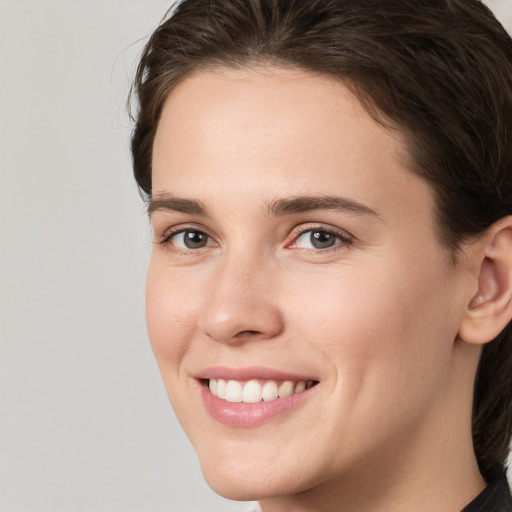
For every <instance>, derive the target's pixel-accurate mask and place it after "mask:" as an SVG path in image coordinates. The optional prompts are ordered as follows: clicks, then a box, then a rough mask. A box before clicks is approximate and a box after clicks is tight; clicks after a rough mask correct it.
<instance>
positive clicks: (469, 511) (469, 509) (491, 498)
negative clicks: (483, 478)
mask: <svg viewBox="0 0 512 512" xmlns="http://www.w3.org/2000/svg"><path fill="white" fill-rule="evenodd" d="M461 512H512V499H511V497H510V489H509V487H508V482H507V477H506V475H505V474H502V475H501V476H500V477H499V478H498V479H497V480H495V481H494V482H491V483H490V484H489V485H488V486H487V487H486V488H485V489H484V490H483V491H482V492H481V493H480V494H479V495H478V496H477V497H476V498H475V499H474V500H473V501H472V502H471V503H470V504H469V505H467V506H466V507H464V508H463V509H462V510H461Z"/></svg>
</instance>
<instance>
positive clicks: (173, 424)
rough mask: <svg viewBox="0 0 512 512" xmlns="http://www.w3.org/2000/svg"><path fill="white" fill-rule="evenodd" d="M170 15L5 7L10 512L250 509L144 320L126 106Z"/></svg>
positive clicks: (6, 489) (145, 250)
mask: <svg viewBox="0 0 512 512" xmlns="http://www.w3.org/2000/svg"><path fill="white" fill-rule="evenodd" d="M170 4H171V1H170V0H46V1H38V0H0V66H1V67H0V173H1V186H0V233H1V251H0V258H1V259H0V299H1V304H0V511H1V512H22V511H23V512H79V511H84V512H96V511H98V512H99V511H101V512H103V511H105V512H135V511H137V512H164V511H165V512H171V511H172V512H217V511H219V512H220V511H223V512H231V511H243V510H245V509H246V508H247V506H246V505H245V504H240V503H235V502H228V501H226V500H224V499H222V498H219V497H217V496H216V495H215V494H214V493H213V492H212V491H211V490H209V488H208V487H207V486H206V484H205V483H204V482H203V479H202V476H201V473H200V469H199V466H198V464H197V462H196V459H195V456H194V454H193V451H192V449H191V447H190V446H189V444H188V441H187V440H186V437H185V436H184V434H183V433H182V432H181V429H180V427H179V425H178V424H177V421H176V420H175V418H174V416H173V414H172V412H171V409H170V406H169V405H168V402H167V397H166V395H165V392H164V389H163V385H162V384H161V383H160V377H159V375H158V371H157V367H156V363H155V362H154V361H153V356H152V353H151V350H150V347H149V343H148V340H147V335H146V329H145V323H144V304H143V293H144V278H145V267H146V264H147V259H148V255H149V249H150V230H149V226H148V223H147V221H146V217H145V213H144V208H143V204H142V201H141V200H140V198H139V197H138V194H137V191H136V188H135V185H134V183H133V180H132V176H131V168H130V160H129V153H128V148H127V145H128V142H127V141H128V136H129V132H130V122H129V119H128V116H127V115H126V111H125V100H126V97H127V94H128V88H129V83H130V77H131V76H132V75H133V71H134V62H135V59H136V56H137V55H138V53H139V51H140V49H141V47H142V44H143V41H144V40H145V37H147V36H148V35H149V33H150V32H151V30H152V29H153V28H155V27H156V25H157V24H158V21H159V19H160V18H161V16H162V15H163V14H164V12H165V11H166V10H167V8H168V7H169V6H170ZM488 4H489V5H490V6H491V7H492V8H493V9H494V10H495V12H496V13H497V14H498V16H499V17H500V18H501V19H502V21H503V22H504V23H505V25H506V26H507V27H508V28H509V29H510V28H511V27H512V0H489V1H488ZM141 38H142V40H141Z"/></svg>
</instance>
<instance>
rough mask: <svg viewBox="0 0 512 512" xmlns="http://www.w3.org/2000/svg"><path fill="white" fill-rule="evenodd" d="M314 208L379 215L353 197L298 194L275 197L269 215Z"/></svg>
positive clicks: (301, 211)
mask: <svg viewBox="0 0 512 512" xmlns="http://www.w3.org/2000/svg"><path fill="white" fill-rule="evenodd" d="M313 210H342V211H348V212H352V213H358V214H362V215H371V216H374V217H379V215H378V213H377V212H376V211H375V210H372V209H371V208H370V207H368V206H365V205H364V204H361V203H358V202H356V201H353V200H351V199H347V198H344V197H336V196H298V197H292V198H289V199H288V198H286V199H275V200H274V201H272V202H271V203H270V205H269V207H268V213H269V215H273V216H281V215H286V214H290V213H303V212H309V211H313Z"/></svg>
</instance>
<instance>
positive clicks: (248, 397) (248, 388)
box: [242, 380, 263, 404]
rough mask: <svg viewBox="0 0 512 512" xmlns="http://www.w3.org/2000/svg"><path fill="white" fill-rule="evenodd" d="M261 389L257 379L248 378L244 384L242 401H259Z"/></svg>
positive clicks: (250, 402)
mask: <svg viewBox="0 0 512 512" xmlns="http://www.w3.org/2000/svg"><path fill="white" fill-rule="evenodd" d="M262 393H263V389H262V387H261V386H260V383H259V382H258V381H257V380H250V381H249V382H247V384H246V385H245V386H244V394H243V399H242V401H243V402H247V403H248V404H255V403H257V402H261V398H262Z"/></svg>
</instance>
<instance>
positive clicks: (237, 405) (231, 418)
mask: <svg viewBox="0 0 512 512" xmlns="http://www.w3.org/2000/svg"><path fill="white" fill-rule="evenodd" d="M315 388H316V386H313V387H312V388H310V389H307V390H305V391H302V392H301V393H296V394H294V395H290V396H288V397H286V398H276V399H275V400H270V401H269V402H257V403H254V404H251V403H245V402H228V401H227V400H222V399H221V398H217V397H216V396H213V395H212V394H211V393H210V390H209V389H208V387H207V386H206V385H204V384H201V396H202V399H203V403H204V405H205V407H206V410H207V411H208V412H209V413H210V415H211V416H212V417H213V418H214V419H216V420H217V421H219V422H221V423H223V424H224V425H228V426H230V427H244V428H250V427H258V426H260V425H263V424H264V423H266V422H268V421H270V420H271V419H273V418H275V417H276V416H279V415H281V414H284V413H286V412H288V411H290V410H291V409H294V408H295V407H297V406H299V405H300V404H301V403H302V402H303V401H304V400H305V399H306V398H308V396H309V395H310V393H311V392H312V391H313V390H314V389H315Z"/></svg>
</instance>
